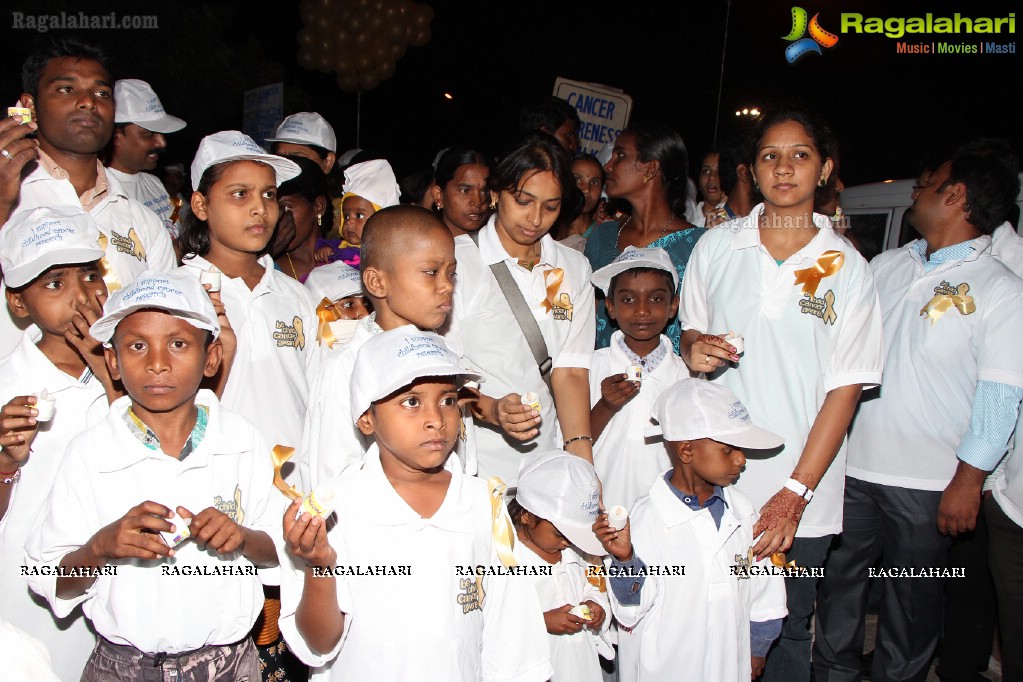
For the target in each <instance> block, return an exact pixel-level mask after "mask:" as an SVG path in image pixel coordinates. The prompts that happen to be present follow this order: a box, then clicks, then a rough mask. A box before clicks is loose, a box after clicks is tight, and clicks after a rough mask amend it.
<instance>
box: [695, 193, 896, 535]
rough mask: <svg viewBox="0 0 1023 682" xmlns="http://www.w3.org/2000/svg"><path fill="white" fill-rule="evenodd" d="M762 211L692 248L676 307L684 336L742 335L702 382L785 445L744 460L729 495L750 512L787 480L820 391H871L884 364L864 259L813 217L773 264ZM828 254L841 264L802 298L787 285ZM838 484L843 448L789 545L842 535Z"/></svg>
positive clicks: (828, 224) (841, 480) (799, 288)
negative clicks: (739, 347) (715, 386)
mask: <svg viewBox="0 0 1023 682" xmlns="http://www.w3.org/2000/svg"><path fill="white" fill-rule="evenodd" d="M763 210H764V207H763V204H758V205H757V206H755V207H754V208H753V211H752V212H750V214H749V215H748V216H745V217H743V218H736V219H735V220H730V221H728V222H727V223H723V224H722V225H721V226H719V227H717V228H715V229H713V230H710V231H709V232H707V234H705V235H704V236H703V237H702V238H701V239H700V241H699V242H697V244H696V248H695V249H694V250H693V255H692V258H690V260H689V267H688V269H687V270H686V277H685V279H684V280H683V281H682V305H681V307H680V308H679V318H680V319H681V321H682V326H683V328H684V329H697V330H700V331H702V332H706V333H709V334H726V333H728V332H729V331H732V330H734V331H735V333H736V334H739V335H740V336H742V337H744V340H745V346H746V350H745V353H744V355H742V356H741V357H740V360H739V363H738V365H736V366H731V367H727V368H724V369H723V370H721V369H719V370H718V371H717V372H715V373H714V374H713V375H712V376H711V377H709V378H710V379H711V380H712V381H720V382H721V383H723V384H724V385H725V386H727V387H728V388H730V389H731V390H732V392H733V393H735V395H736V396H737V397H738V398H739V400H741V401H742V403H743V405H745V406H746V408H747V409H748V410H749V413H750V417H752V419H753V422H754V423H756V424H757V425H758V426H761V427H763V428H765V429H768V430H769V431H773V432H774V433H777V434H779V435H780V436H782V437H783V438H784V439H785V445H784V447H783V449H782V450H781V452H780V453H778V454H773V453H774V451H771V452H770V456H766V457H758V456H753V457H751V456H750V453H749V452H747V457H746V470H745V471H744V472H743V474H742V476H740V477H739V481H738V483H736V485H735V487H736V488H738V489H739V490H741V491H742V492H743V493H745V494H746V495H748V496H749V498H750V499H751V500H752V501H753V504H754V505H756V507H757V508H758V509H759V508H761V507H763V505H764V503H765V502H767V500H768V499H770V498H771V497H772V496H773V495H774V494H775V493H777V492H778V491H779V490H781V489H782V487H783V486H784V484H785V481H786V480H787V479H788V478H789V476H791V474H792V471H793V470H794V469H795V467H796V464H797V463H798V461H799V458H800V456H801V455H802V454H803V448H804V446H805V445H806V439H807V436H809V434H810V428H811V427H812V426H813V423H814V420H816V419H817V413H818V412H819V411H820V409H821V406H822V405H823V404H824V398H825V397H826V396H827V393H828V392H829V391H831V390H833V389H836V388H839V387H841V386H848V385H854V384H866V385H874V384H879V383H880V382H881V368H882V364H883V362H882V361H883V352H882V351H883V349H882V343H883V338H882V332H881V312H880V309H879V307H878V304H877V292H876V290H875V288H874V278H873V276H872V275H871V273H870V268H869V267H868V266H867V262H866V261H865V260H864V259H863V256H861V255H860V254H859V253H858V252H857V251H856V249H854V248H853V247H852V246H851V245H850V244H849V242H847V241H845V240H843V239H841V238H840V237H839V236H838V235H837V234H836V233H835V232H834V230H833V229H831V221H829V220H828V219H827V218H826V217H825V216H822V215H817V214H814V222H815V224H816V225H817V227H818V228H820V231H819V232H818V233H817V235H816V236H815V237H814V238H813V239H812V240H810V243H808V244H807V245H806V246H804V247H803V248H802V249H800V250H799V251H797V252H796V253H794V254H792V256H790V257H789V258H788V259H787V260H785V262H784V263H782V264H781V265H778V264H777V263H776V262H775V260H774V258H772V257H771V254H770V253H768V251H767V249H765V248H764V246H763V245H762V244H761V243H760V231H759V229H758V227H757V226H758V225H759V220H760V215H761V214H762V213H763ZM827 251H840V252H842V254H843V255H844V257H845V260H844V264H843V265H842V267H841V268H840V269H838V271H837V272H835V273H834V274H832V275H830V276H828V277H825V278H824V279H822V280H820V283H819V285H818V286H817V291H816V292H815V296H814V298H813V299H812V300H811V299H810V297H809V296H808V295H804V294H803V286H802V285H800V284H797V283H796V281H795V280H796V272H798V271H800V270H806V269H808V268H811V267H813V266H814V265H815V261H817V259H818V258H820V257H821V255H822V254H824V253H825V252H827ZM829 300H830V302H829ZM831 313H834V318H832V317H831ZM844 477H845V443H843V444H842V447H841V448H840V449H839V451H838V455H837V456H836V457H835V460H834V462H833V463H832V464H831V467H830V468H829V469H828V471H827V473H825V475H824V478H823V480H821V482H820V484H819V485H818V486H817V488H816V492H815V495H814V498H813V501H812V502H811V503H810V504H808V505H807V507H806V509H805V511H804V512H803V518H802V521H801V522H800V524H799V530H798V531H797V533H796V535H797V537H821V536H824V535H830V534H833V533H838V532H841V530H842V500H843V493H844V489H845V478H844Z"/></svg>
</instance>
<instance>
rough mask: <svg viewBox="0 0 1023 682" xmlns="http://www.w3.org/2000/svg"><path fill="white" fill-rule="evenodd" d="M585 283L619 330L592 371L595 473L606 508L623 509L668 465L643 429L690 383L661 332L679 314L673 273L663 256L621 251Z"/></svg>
mask: <svg viewBox="0 0 1023 682" xmlns="http://www.w3.org/2000/svg"><path fill="white" fill-rule="evenodd" d="M590 282H592V283H593V286H595V287H597V288H598V289H600V290H601V291H603V292H604V296H605V298H604V306H605V307H606V308H607V314H608V317H610V318H611V319H612V320H614V321H615V322H617V324H618V331H616V332H615V333H614V334H612V335H611V343H610V345H609V346H608V347H607V348H600V349H598V350H597V351H595V352H594V353H593V362H592V364H591V366H590V401H591V402H592V403H593V407H592V409H591V410H590V429H591V433H592V435H593V438H594V439H595V441H596V442H595V443H594V444H593V466H594V468H595V469H596V470H597V476H598V477H599V478H600V482H601V485H602V486H603V493H604V497H603V499H604V502H605V503H606V504H607V505H608V506H610V505H613V504H620V505H622V506H623V507H625V508H626V509H628V508H630V507H631V506H632V503H633V502H635V501H636V500H637V499H639V498H640V497H641V496H643V495H645V494H646V493H647V491H648V490H650V484H651V483H653V482H654V479H656V478H657V476H658V475H659V474H660V473H662V472H663V471H664V470H665V469H667V468H668V467H669V466H671V461H670V460H669V458H668V454H667V452H665V450H664V447H663V445H662V444H661V443H660V442H656V441H655V442H648V441H647V439H646V437H645V436H644V435H643V429H644V427H645V426H646V424H647V421H648V419H647V417H648V416H649V415H650V411H651V409H653V406H654V403H655V402H656V401H657V398H658V397H659V396H660V395H661V393H662V392H663V391H664V390H665V389H667V388H668V387H669V386H671V385H673V384H675V383H676V382H677V381H679V380H680V379H684V378H686V377H688V376H689V368H688V367H686V364H685V362H683V361H682V358H680V357H679V356H678V355H676V354H675V351H674V348H673V346H672V343H671V339H670V338H668V337H667V336H665V334H664V333H663V332H664V330H665V328H666V327H667V326H668V323H669V322H670V321H671V320H673V319H675V314H676V313H677V312H678V271H677V270H676V269H675V267H674V266H673V265H672V262H671V257H670V256H669V255H668V252H667V251H665V250H664V249H658V248H643V249H637V248H636V247H634V246H627V247H625V250H624V251H623V252H622V253H621V254H620V255H619V256H618V257H617V258H615V259H614V260H613V261H611V263H610V264H609V265H605V266H604V267H602V268H601V269H599V270H597V271H596V272H594V273H593V276H592V277H590Z"/></svg>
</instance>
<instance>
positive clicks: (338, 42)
mask: <svg viewBox="0 0 1023 682" xmlns="http://www.w3.org/2000/svg"><path fill="white" fill-rule="evenodd" d="M351 41H352V34H351V33H349V32H348V31H346V30H345V29H344V28H339V29H338V30H337V32H336V33H335V34H334V50H335V51H337V50H347V49H348V46H349V45H350V44H351Z"/></svg>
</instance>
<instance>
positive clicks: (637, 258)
mask: <svg viewBox="0 0 1023 682" xmlns="http://www.w3.org/2000/svg"><path fill="white" fill-rule="evenodd" d="M633 268H654V269H656V270H664V271H665V272H668V273H670V274H671V281H672V282H674V284H675V291H678V270H676V269H675V265H674V264H673V263H672V262H671V256H669V255H668V252H667V251H665V250H664V249H651V248H643V249H637V248H636V247H635V246H626V247H625V250H624V251H622V252H621V253H620V254H618V257H617V258H615V259H614V260H613V261H611V262H610V263H608V264H607V265H605V266H604V267H602V268H600V269H599V270H597V271H596V272H594V273H593V274H592V275H591V276H590V283H592V284H593V286H595V287H597V288H598V289H600V290H601V291H603V292H604V294H605V295H606V294H607V290H608V289H609V288H610V287H611V280H612V279H614V278H615V276H616V275H620V274H621V273H623V272H625V271H626V270H632V269H633Z"/></svg>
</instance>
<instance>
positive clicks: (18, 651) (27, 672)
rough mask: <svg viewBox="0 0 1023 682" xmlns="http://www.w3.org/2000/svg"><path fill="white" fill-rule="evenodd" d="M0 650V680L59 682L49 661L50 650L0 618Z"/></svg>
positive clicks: (5, 681)
mask: <svg viewBox="0 0 1023 682" xmlns="http://www.w3.org/2000/svg"><path fill="white" fill-rule="evenodd" d="M0 651H3V652H4V664H3V666H2V667H0V682H20V681H21V680H33V682H60V680H59V678H58V677H57V675H56V674H55V673H54V672H53V667H52V665H51V663H50V652H49V651H47V649H46V647H45V646H44V645H43V643H42V642H40V641H39V640H38V639H36V638H35V637H33V636H31V635H29V634H28V633H27V632H24V631H23V630H19V629H18V628H16V627H14V626H13V625H11V624H10V623H8V622H6V621H4V620H3V619H0Z"/></svg>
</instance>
